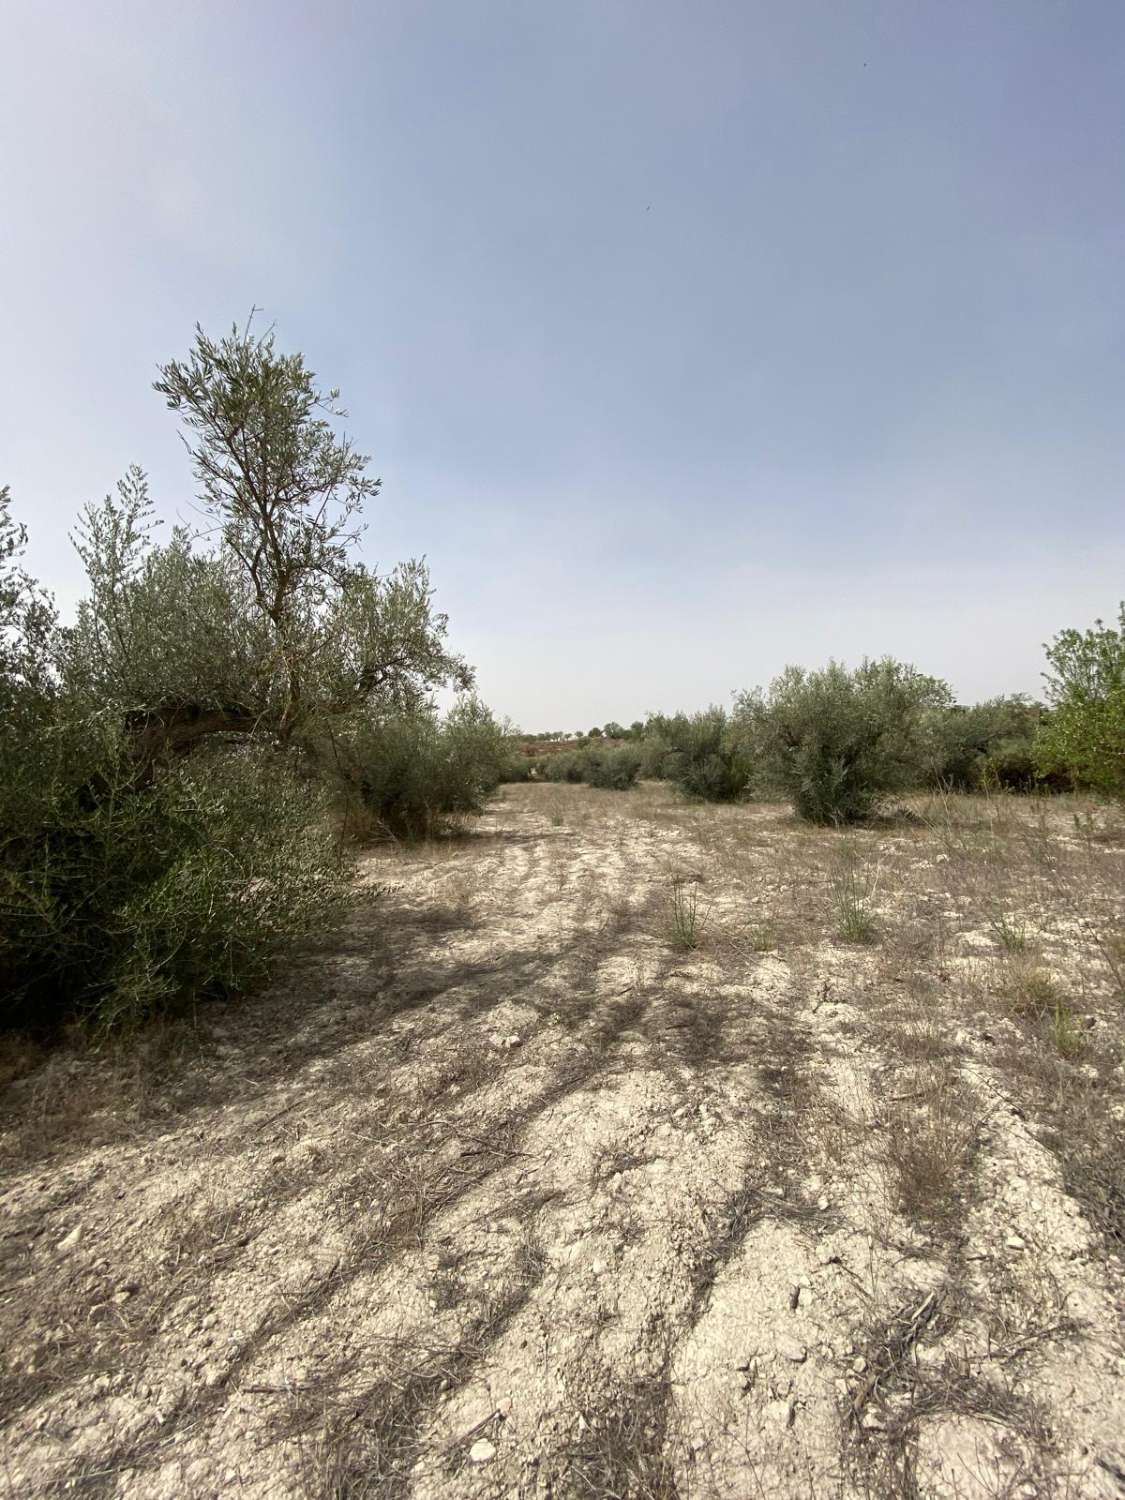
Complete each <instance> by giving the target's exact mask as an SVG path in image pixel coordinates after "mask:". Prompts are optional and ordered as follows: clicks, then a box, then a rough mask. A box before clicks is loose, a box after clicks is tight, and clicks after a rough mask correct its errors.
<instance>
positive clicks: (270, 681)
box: [65, 326, 472, 759]
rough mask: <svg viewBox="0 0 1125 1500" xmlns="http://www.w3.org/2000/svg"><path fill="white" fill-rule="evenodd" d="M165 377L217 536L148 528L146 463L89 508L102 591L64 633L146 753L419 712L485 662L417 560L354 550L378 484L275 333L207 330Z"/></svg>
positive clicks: (91, 686) (92, 563) (79, 667)
mask: <svg viewBox="0 0 1125 1500" xmlns="http://www.w3.org/2000/svg"><path fill="white" fill-rule="evenodd" d="M156 390H157V391H159V392H160V393H161V394H162V395H163V396H164V397H165V399H166V401H167V404H168V406H169V407H170V408H171V409H172V410H173V411H174V412H176V413H177V414H178V415H179V416H180V418H181V419H182V421H183V424H184V429H185V431H184V437H185V442H186V444H187V447H188V450H189V452H190V454H191V458H192V466H193V470H194V473H195V475H196V478H197V480H198V482H199V486H200V500H201V503H202V506H203V508H204V511H205V513H206V514H207V516H208V517H209V519H210V522H211V527H210V532H209V535H208V536H207V537H205V538H203V539H200V538H197V537H194V536H193V535H192V534H191V533H189V532H188V531H187V530H186V529H185V528H182V527H179V528H176V529H175V530H173V532H172V533H171V535H170V537H169V539H168V540H167V542H165V543H164V544H163V545H158V544H157V543H156V541H155V531H156V526H157V523H156V520H155V517H154V513H153V506H152V503H151V501H150V498H149V493H148V485H147V481H146V479H145V476H144V474H143V472H142V471H141V470H140V469H138V468H133V469H130V471H129V473H128V474H127V475H126V477H125V478H124V479H123V480H122V481H121V483H120V484H119V485H118V487H117V493H116V495H113V496H107V497H106V498H105V499H104V500H103V501H101V502H100V503H99V504H95V505H89V506H87V507H86V509H85V510H84V512H83V514H82V517H81V521H80V524H79V527H78V530H77V532H76V535H75V543H76V545H77V547H78V550H79V553H80V554H81V556H82V558H83V561H84V563H85V565H86V570H87V573H88V576H89V580H90V593H89V598H88V599H87V601H86V602H85V603H84V604H83V605H82V606H81V608H80V610H79V615H78V620H77V623H76V625H75V626H74V628H73V629H72V630H71V631H70V632H69V633H68V636H67V642H66V649H65V661H66V676H67V681H68V683H69V685H70V686H71V687H72V689H73V690H75V691H76V692H80V693H81V694H83V695H84V696H85V697H87V698H88V699H90V700H91V701H96V702H101V703H114V704H118V705H120V706H121V707H122V709H123V710H124V712H125V714H126V715H127V719H128V723H129V726H130V729H131V733H132V736H133V740H134V743H135V745H136V746H137V748H138V750H139V752H140V754H141V756H142V758H143V759H151V758H153V757H155V756H156V755H157V754H159V753H161V752H163V751H173V752H179V751H182V750H185V749H188V748H190V747H191V746H192V745H194V744H196V743H198V742H199V741H200V740H201V739H203V738H205V737H208V736H211V735H215V734H221V733H230V732H237V733H240V734H247V733H258V734H263V733H266V734H269V735H271V736H273V737H274V738H276V739H277V740H279V741H281V742H288V741H290V740H296V741H298V742H300V741H306V742H307V741H311V740H312V739H314V738H315V737H316V735H317V734H318V733H320V732H322V731H323V729H324V727H325V725H326V724H329V723H331V722H332V721H333V720H336V719H339V718H341V717H344V716H348V715H351V714H354V713H355V712H356V711H357V710H360V709H363V708H374V709H377V710H378V711H379V712H385V711H386V710H387V709H388V707H392V706H394V707H398V708H401V709H403V710H404V711H405V710H410V709H414V708H417V707H418V706H419V705H420V704H421V703H423V702H424V701H426V700H427V698H428V695H429V693H430V692H431V691H432V690H433V689H434V688H435V687H437V686H440V685H443V684H447V683H452V684H453V685H455V686H456V687H458V688H462V689H464V688H468V687H469V686H471V683H472V673H471V671H470V669H469V668H468V666H467V665H466V663H465V662H464V661H463V660H462V659H461V658H460V657H458V656H456V655H454V654H452V653H451V652H450V651H449V650H448V649H447V646H446V643H445V636H446V631H447V620H446V617H445V615H443V614H441V613H438V612H436V611H435V610H434V608H433V605H432V591H431V589H430V584H429V576H428V572H427V569H426V566H425V563H424V562H420V561H414V562H408V563H405V564H402V565H400V566H399V567H397V568H395V569H393V570H392V571H391V572H389V573H387V574H385V575H380V574H378V573H377V572H374V571H372V570H371V569H369V568H367V567H366V566H365V565H364V564H363V563H361V562H359V561H357V560H356V559H355V557H354V555H353V554H354V548H355V544H356V543H357V542H358V540H359V537H360V535H361V532H362V520H361V510H362V506H363V504H364V502H365V501H367V500H369V499H371V498H373V497H374V496H375V495H376V494H377V493H378V489H379V483H378V481H377V480H375V479H371V478H369V477H368V476H367V473H366V468H367V463H368V460H367V458H366V457H365V456H364V455H362V454H359V453H357V452H356V451H355V449H354V447H353V445H352V443H351V440H350V439H349V438H348V437H347V436H346V435H344V434H342V433H340V432H339V431H338V430H337V427H336V425H334V424H335V423H336V422H338V421H339V419H341V418H342V417H343V416H344V415H345V414H344V412H343V411H342V409H341V408H340V407H339V405H338V392H337V391H335V390H330V391H327V392H322V391H321V390H320V389H319V388H318V386H317V384H316V380H315V377H314V376H313V374H312V372H311V371H309V370H308V369H307V368H306V366H305V363H304V360H303V359H302V357H301V355H299V354H293V355H287V354H282V353H280V352H279V351H278V350H277V349H276V347H275V341H274V335H273V332H272V331H269V332H266V333H264V334H261V335H255V334H253V333H252V332H251V330H250V328H249V326H248V327H247V328H246V329H243V330H241V331H240V330H238V329H237V328H236V329H233V330H232V331H231V333H230V334H229V335H228V336H227V337H225V338H223V339H221V340H218V341H216V340H214V339H211V338H210V337H208V336H207V335H206V334H205V333H204V332H203V330H202V329H197V331H196V337H195V343H194V346H193V348H192V350H191V352H190V354H189V356H188V358H187V359H186V360H183V361H172V362H171V363H170V364H168V365H165V366H164V367H163V369H162V370H161V378H160V379H159V380H158V381H157V382H156Z"/></svg>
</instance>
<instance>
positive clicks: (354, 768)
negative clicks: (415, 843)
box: [321, 698, 512, 839]
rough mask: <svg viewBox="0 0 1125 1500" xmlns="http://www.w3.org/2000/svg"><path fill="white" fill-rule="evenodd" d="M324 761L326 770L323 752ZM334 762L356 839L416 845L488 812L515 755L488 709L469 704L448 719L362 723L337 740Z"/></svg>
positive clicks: (415, 715) (426, 716)
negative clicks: (466, 817) (379, 838)
mask: <svg viewBox="0 0 1125 1500" xmlns="http://www.w3.org/2000/svg"><path fill="white" fill-rule="evenodd" d="M321 757H322V762H325V763H326V762H327V759H328V755H327V752H326V751H325V750H324V749H323V748H322V750H321ZM331 760H332V769H333V771H334V774H335V780H336V785H337V788H338V792H339V796H340V799H341V801H342V803H343V806H344V809H345V814H346V818H347V821H348V823H349V826H350V827H351V829H352V830H353V831H354V832H357V833H359V834H361V835H366V834H375V835H377V836H383V837H391V838H405V839H413V838H427V837H429V836H430V835H432V834H434V833H436V832H438V831H439V830H440V829H441V828H442V827H444V826H446V825H447V824H448V823H449V822H450V820H451V819H453V818H456V817H458V816H461V815H467V814H477V813H480V812H483V810H484V807H485V804H486V803H487V801H488V799H489V797H490V796H491V795H492V794H493V792H494V791H495V790H496V788H497V787H498V786H499V785H500V783H501V782H502V781H503V779H504V777H505V775H506V774H507V773H508V772H509V771H510V769H511V764H512V752H511V745H510V741H509V737H508V734H507V731H506V730H505V729H504V727H503V726H502V725H500V724H498V723H497V721H496V720H495V719H494V718H493V717H492V715H491V714H490V713H489V711H488V709H486V708H485V707H484V705H483V704H481V703H480V702H478V700H477V699H475V698H463V699H461V700H460V702H458V703H457V705H456V706H455V707H454V708H453V709H452V710H451V711H450V712H449V713H448V714H447V715H446V716H445V718H444V719H442V718H440V717H439V716H438V714H437V713H436V712H435V711H433V710H432V709H430V708H419V709H415V710H414V711H413V712H405V713H392V714H387V715H386V716H384V717H382V718H379V719H368V720H366V721H362V722H360V723H358V724H356V725H354V726H353V727H352V729H351V730H350V732H349V733H348V734H347V735H341V736H340V737H338V738H336V739H335V740H334V742H333V744H332V747H331Z"/></svg>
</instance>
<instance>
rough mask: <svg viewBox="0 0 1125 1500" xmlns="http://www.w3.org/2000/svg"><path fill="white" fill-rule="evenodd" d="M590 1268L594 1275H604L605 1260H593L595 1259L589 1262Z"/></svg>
mask: <svg viewBox="0 0 1125 1500" xmlns="http://www.w3.org/2000/svg"><path fill="white" fill-rule="evenodd" d="M590 1270H591V1271H593V1273H594V1275H595V1276H604V1275H605V1261H604V1260H595V1261H592V1262H591V1264H590Z"/></svg>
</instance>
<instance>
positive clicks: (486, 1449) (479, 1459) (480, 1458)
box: [469, 1438, 496, 1464]
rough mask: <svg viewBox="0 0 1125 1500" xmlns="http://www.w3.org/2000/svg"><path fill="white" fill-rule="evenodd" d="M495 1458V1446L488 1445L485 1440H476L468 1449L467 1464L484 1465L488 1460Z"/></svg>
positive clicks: (492, 1444)
mask: <svg viewBox="0 0 1125 1500" xmlns="http://www.w3.org/2000/svg"><path fill="white" fill-rule="evenodd" d="M495 1457H496V1444H495V1443H490V1442H489V1441H488V1439H487V1438H477V1440H476V1442H475V1443H474V1444H473V1446H472V1447H471V1448H470V1449H469V1462H470V1463H474V1464H486V1463H487V1462H488V1460H489V1459H490V1458H495Z"/></svg>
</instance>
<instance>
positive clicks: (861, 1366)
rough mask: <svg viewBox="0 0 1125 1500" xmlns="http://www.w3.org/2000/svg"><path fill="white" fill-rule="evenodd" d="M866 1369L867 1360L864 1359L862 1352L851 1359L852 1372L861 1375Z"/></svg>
mask: <svg viewBox="0 0 1125 1500" xmlns="http://www.w3.org/2000/svg"><path fill="white" fill-rule="evenodd" d="M866 1369H867V1361H866V1360H865V1359H864V1357H863V1355H862V1354H861V1355H860V1356H859V1358H858V1359H853V1360H852V1370H853V1372H854V1373H855V1374H856V1375H862V1374H863V1372H864V1371H865V1370H866Z"/></svg>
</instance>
